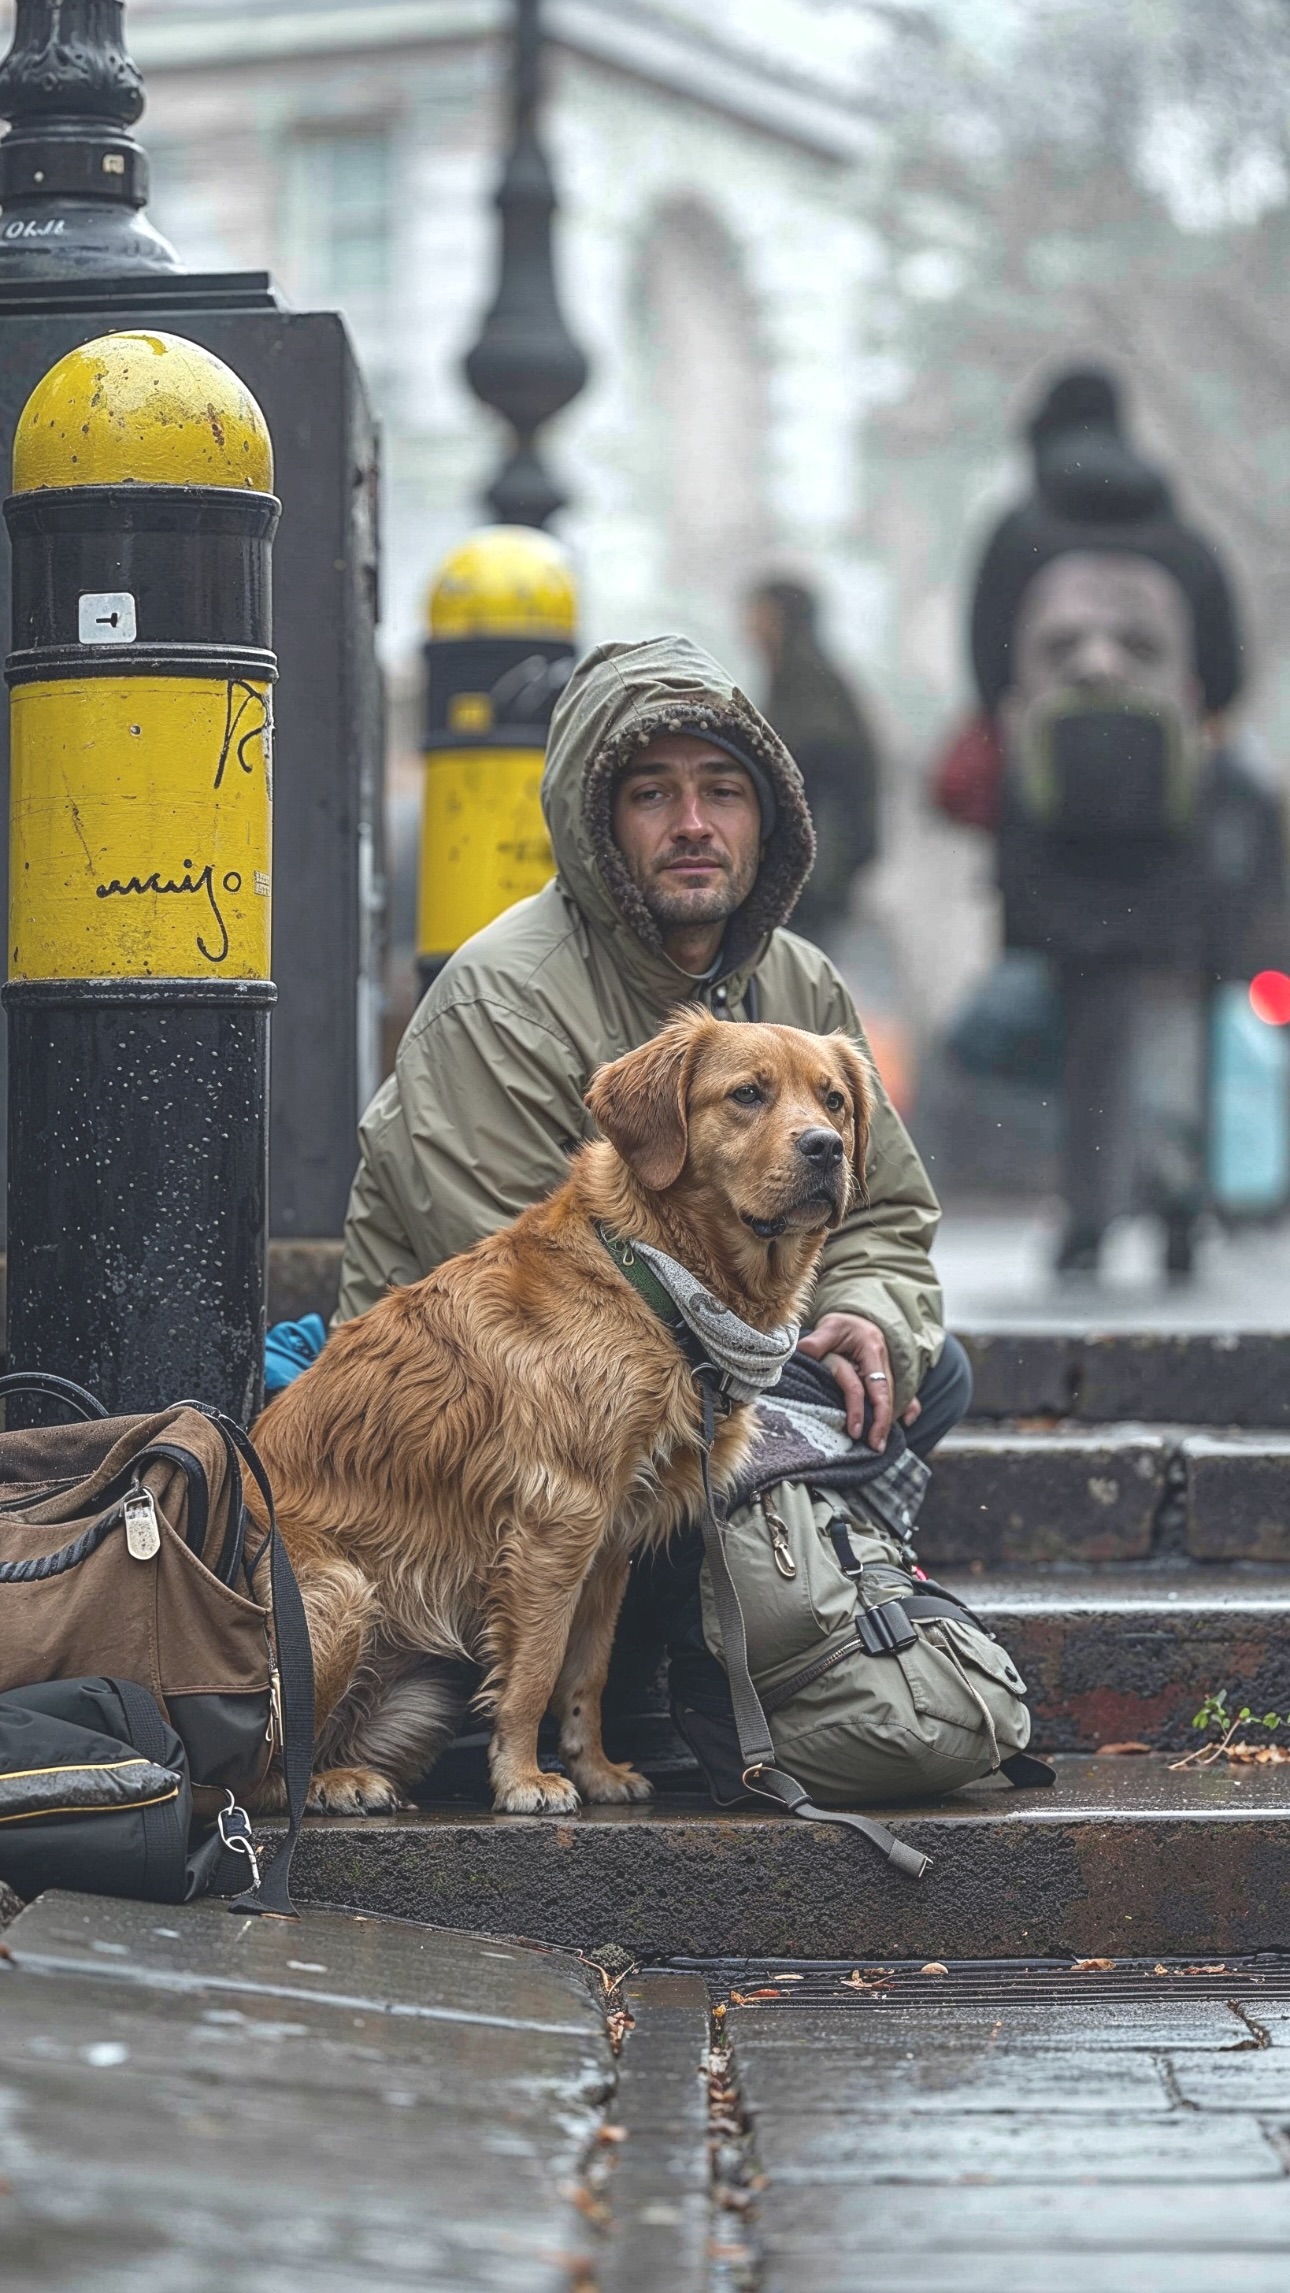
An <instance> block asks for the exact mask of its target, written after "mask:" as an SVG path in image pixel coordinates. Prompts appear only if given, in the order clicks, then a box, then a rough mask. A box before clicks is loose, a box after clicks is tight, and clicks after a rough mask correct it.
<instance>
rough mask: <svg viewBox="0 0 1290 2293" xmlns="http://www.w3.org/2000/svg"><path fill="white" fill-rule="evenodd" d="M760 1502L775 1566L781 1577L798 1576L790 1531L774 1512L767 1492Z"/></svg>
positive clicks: (763, 1494)
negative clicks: (789, 1539) (789, 1538)
mask: <svg viewBox="0 0 1290 2293" xmlns="http://www.w3.org/2000/svg"><path fill="white" fill-rule="evenodd" d="M759 1502H760V1504H761V1517H762V1519H763V1520H764V1522H765V1523H766V1527H767V1529H768V1530H769V1532H770V1543H771V1551H772V1552H773V1553H774V1555H775V1566H776V1568H777V1569H778V1570H779V1573H780V1575H781V1576H787V1577H793V1576H796V1575H797V1562H796V1561H795V1560H794V1558H793V1548H792V1546H791V1545H790V1543H789V1541H788V1530H787V1528H786V1527H785V1525H784V1523H783V1521H781V1519H780V1517H779V1514H778V1513H776V1512H773V1511H772V1509H771V1502H770V1498H769V1497H768V1496H767V1495H766V1492H765V1490H763V1491H762V1494H761V1497H760V1500H759Z"/></svg>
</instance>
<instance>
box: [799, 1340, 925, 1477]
mask: <svg viewBox="0 0 1290 2293" xmlns="http://www.w3.org/2000/svg"><path fill="white" fill-rule="evenodd" d="M801 1351H802V1352H803V1353H804V1354H809V1355H810V1357H811V1359H812V1361H822V1362H823V1363H824V1364H825V1367H826V1368H828V1369H831V1370H832V1372H833V1375H834V1376H835V1378H836V1379H837V1381H838V1384H839V1385H840V1386H841V1388H842V1399H843V1404H844V1406H845V1408H846V1413H847V1431H848V1433H849V1434H850V1436H851V1438H852V1440H853V1441H858V1440H859V1438H860V1436H861V1434H862V1433H863V1431H864V1407H865V1402H866V1400H867V1401H868V1403H869V1406H870V1408H871V1409H872V1411H873V1422H872V1424H871V1425H870V1427H869V1447H870V1448H871V1449H885V1448H886V1446H887V1435H888V1434H889V1433H890V1431H891V1418H892V1407H893V1398H892V1378H891V1357H890V1355H889V1354H888V1352H887V1340H886V1339H885V1337H884V1336H883V1334H882V1331H881V1330H880V1329H879V1328H878V1325H877V1323H876V1322H866V1321H864V1320H862V1319H861V1317H860V1315H859V1314H826V1315H825V1317H824V1319H823V1321H822V1322H818V1323H817V1324H816V1326H815V1328H814V1329H813V1330H812V1331H811V1332H810V1334H809V1336H807V1337H804V1338H803V1339H802V1340H801ZM921 1410H922V1403H921V1402H918V1401H911V1402H910V1404H909V1407H908V1409H907V1410H906V1411H905V1412H904V1415H903V1416H902V1418H901V1420H900V1422H901V1424H902V1425H912V1424H913V1423H914V1420H915V1418H917V1417H918V1416H919V1415H920V1413H921Z"/></svg>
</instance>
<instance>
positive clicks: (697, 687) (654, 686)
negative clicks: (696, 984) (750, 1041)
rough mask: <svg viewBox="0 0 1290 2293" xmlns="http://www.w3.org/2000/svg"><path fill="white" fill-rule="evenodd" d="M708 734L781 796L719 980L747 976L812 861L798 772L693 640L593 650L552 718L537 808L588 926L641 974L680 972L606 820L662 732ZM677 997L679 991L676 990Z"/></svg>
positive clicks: (734, 921)
mask: <svg viewBox="0 0 1290 2293" xmlns="http://www.w3.org/2000/svg"><path fill="white" fill-rule="evenodd" d="M692 729H702V730H705V731H710V732H711V733H712V734H713V735H714V736H723V737H724V738H726V739H728V740H731V741H733V742H735V743H737V745H738V746H739V747H740V748H743V749H746V750H747V752H748V754H749V755H750V756H752V757H754V758H755V759H756V761H757V763H758V764H760V765H761V766H762V768H763V770H764V771H765V773H766V775H767V777H768V779H769V780H770V783H771V786H772V788H773V789H774V792H775V813H776V817H775V825H774V827H773V829H772V830H771V833H770V835H769V837H768V838H767V840H766V843H765V846H764V847H763V851H762V860H761V867H760V869H759V870H758V874H757V881H756V883H755V884H754V885H753V888H752V890H751V892H750V893H749V895H748V897H747V899H746V900H745V901H744V904H743V906H742V907H741V908H739V909H737V910H736V913H735V914H734V915H733V916H732V918H731V920H730V923H729V925H728V927H727V930H726V938H725V946H724V949H723V962H722V976H723V977H724V978H727V979H734V978H736V977H738V976H739V975H741V974H743V973H746V972H747V971H750V970H751V969H752V968H753V967H754V965H755V964H756V963H757V962H758V961H759V959H760V957H761V956H762V954H763V953H764V951H765V948H766V945H767V942H768V940H769V939H770V935H771V933H772V932H773V931H774V930H775V929H776V928H777V926H778V925H780V924H785V923H787V922H788V919H789V917H790V915H791V914H792V912H793V907H794V904H795V902H796V900H797V897H798V894H799V892H800V891H801V889H802V886H803V884H804V883H805V881H806V879H807V877H808V875H809V874H810V872H811V865H812V862H813V861H814V858H815V835H814V831H813V829H812V827H811V816H810V813H809V811H808V810H807V804H806V796H805V792H804V790H803V787H802V776H801V774H800V773H799V771H798V769H797V766H796V765H795V764H794V762H793V759H792V757H791V756H790V755H789V753H788V750H787V749H786V748H785V746H784V744H783V742H782V741H781V740H780V739H779V737H778V735H777V734H775V733H774V732H772V731H771V728H770V726H769V725H768V724H767V722H766V719H765V718H764V717H763V716H761V715H760V714H759V712H758V711H757V710H756V709H755V708H754V707H753V705H752V703H751V701H749V700H748V699H746V698H745V696H744V694H743V693H741V692H740V690H739V688H738V686H737V685H733V684H732V683H731V681H730V679H729V678H728V677H727V676H726V674H725V672H724V670H722V669H719V668H718V666H717V664H716V662H715V661H714V660H713V659H712V657H711V655H710V654H708V653H705V652H703V651H702V649H701V648H700V647H699V646H698V645H695V644H693V643H692V642H691V640H690V639H689V638H688V637H651V638H649V639H647V640H646V641H645V642H644V643H642V644H638V645H624V644H608V645H597V647H596V648H595V651H594V652H591V653H588V654H587V655H586V657H585V658H584V659H583V660H581V661H580V662H579V663H578V666H577V668H576V669H575V670H574V672H573V675H572V676H571V678H570V679H569V682H568V684H567V686H566V687H565V690H564V692H563V694H562V696H561V698H560V701H559V703H558V705H557V707H556V710H555V713H554V715H553V717H552V719H551V734H550V739H549V741H548V743H547V757H546V770H545V771H544V773H543V776H542V809H543V812H544V813H545V815H546V823H547V827H548V829H549V830H550V835H551V843H552V847H553V849H554V852H555V859H556V866H557V868H558V870H559V874H560V881H561V883H562V885H563V886H564V889H565V891H566V892H567V893H568V895H569V896H570V898H571V899H572V900H573V901H574V902H575V903H576V905H577V906H578V908H579V909H580V910H581V912H582V914H583V915H584V916H585V917H586V919H587V921H588V923H590V924H592V925H596V926H599V928H600V929H601V930H602V931H606V932H608V933H609V934H611V935H612V936H613V937H614V939H615V940H616V942H617V950H618V959H619V961H620V962H623V963H626V964H629V965H630V966H631V967H632V968H633V969H634V970H635V969H639V968H640V967H641V966H642V964H643V965H644V966H645V967H646V968H647V969H648V970H649V971H651V972H655V973H657V971H658V970H659V968H660V967H662V968H663V969H664V970H665V971H666V972H667V973H669V974H670V975H671V981H672V982H673V983H677V982H681V981H683V980H684V979H685V974H684V973H683V972H680V971H678V970H677V968H676V966H675V965H674V964H672V963H671V962H669V959H668V958H667V956H666V955H665V954H664V952H663V943H662V940H661V938H660V936H659V931H658V926H657V925H656V924H655V922H654V920H653V918H652V916H651V915H650V914H649V912H648V910H647V908H646V906H645V903H644V901H643V900H642V898H641V895H640V893H639V892H638V890H637V889H636V886H635V884H634V883H633V882H632V880H631V877H630V876H629V875H628V873H627V870H626V868H625V866H624V864H623V860H622V855H621V854H620V852H619V850H618V847H617V845H616V844H615V843H614V840H613V835H612V833H611V827H610V819H611V809H612V802H613V785H614V782H615V780H616V778H617V776H618V774H619V773H620V772H621V771H622V769H623V767H624V765H626V764H629V763H630V762H631V759H632V758H633V757H634V756H636V755H638V754H639V752H640V750H641V749H643V748H644V747H645V745H646V742H647V741H650V740H652V739H653V738H654V736H655V734H657V733H666V732H680V731H688V730H692ZM674 991H675V990H674Z"/></svg>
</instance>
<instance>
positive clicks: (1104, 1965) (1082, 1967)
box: [1070, 1959, 1116, 1975]
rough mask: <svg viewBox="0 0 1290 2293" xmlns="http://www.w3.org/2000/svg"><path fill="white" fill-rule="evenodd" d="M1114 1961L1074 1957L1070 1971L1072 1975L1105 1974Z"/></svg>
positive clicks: (1108, 1971)
mask: <svg viewBox="0 0 1290 2293" xmlns="http://www.w3.org/2000/svg"><path fill="white" fill-rule="evenodd" d="M1115 1963H1116V1962H1115V1960H1114V1959H1076V1961H1075V1963H1074V1965H1073V1966H1072V1968H1071V1970H1070V1971H1071V1973H1072V1974H1073V1975H1105V1974H1109V1973H1110V1971H1111V1969H1112V1967H1113V1966H1114V1965H1115Z"/></svg>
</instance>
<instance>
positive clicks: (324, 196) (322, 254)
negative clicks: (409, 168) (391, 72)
mask: <svg viewBox="0 0 1290 2293" xmlns="http://www.w3.org/2000/svg"><path fill="white" fill-rule="evenodd" d="M297 148H298V153H299V176H300V184H299V199H300V219H301V223H302V225H303V237H304V241H305V244H304V247H303V248H302V250H301V252H302V254H303V255H304V257H305V262H306V264H307V267H308V271H309V283H310V286H311V289H312V291H313V292H314V293H315V294H319V295H334V296H335V297H336V299H337V301H338V302H341V303H348V302H351V301H354V302H358V303H365V302H368V301H370V300H373V299H375V298H376V297H378V296H381V295H383V294H384V292H385V290H386V289H387V288H388V286H389V283H390V222H391V204H392V202H391V176H392V169H391V164H390V139H389V136H388V135H387V134H386V133H385V132H384V130H383V129H380V128H373V127H365V128H352V129H349V130H347V131H345V132H343V133H341V134H337V135H310V136H307V137H305V138H303V139H302V140H301V142H300V144H299V146H298V147H297Z"/></svg>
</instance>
